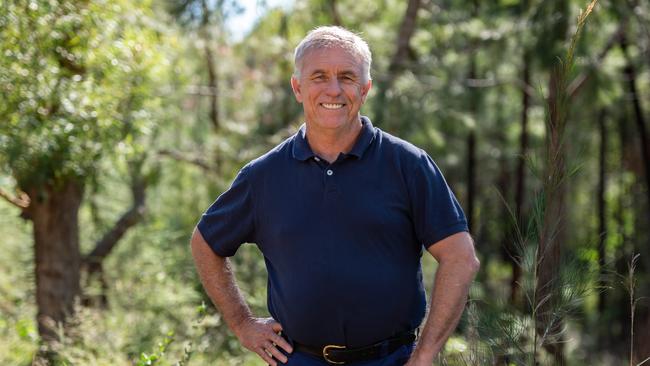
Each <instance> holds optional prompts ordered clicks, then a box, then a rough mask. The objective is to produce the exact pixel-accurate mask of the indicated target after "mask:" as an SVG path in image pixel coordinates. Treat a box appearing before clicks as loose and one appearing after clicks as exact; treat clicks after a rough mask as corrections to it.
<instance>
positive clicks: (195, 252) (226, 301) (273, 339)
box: [191, 229, 292, 366]
mask: <svg viewBox="0 0 650 366" xmlns="http://www.w3.org/2000/svg"><path fill="white" fill-rule="evenodd" d="M191 246H192V256H193V257H194V264H195V265H196V269H197V271H198V273H199V277H200V278H201V283H202V284H203V288H204V289H205V291H206V292H207V293H208V296H210V299H212V302H213V303H214V305H215V306H216V307H217V308H218V309H219V311H220V312H221V314H222V316H223V319H224V320H225V322H226V324H227V325H228V327H229V328H230V329H231V330H232V331H233V333H235V335H236V336H237V338H238V339H239V341H240V342H241V344H242V345H243V346H244V347H246V348H248V349H249V350H251V351H253V352H255V353H257V354H258V355H259V356H260V357H261V358H262V359H263V360H264V361H265V362H267V363H268V364H269V365H272V366H276V364H277V363H276V361H275V360H273V359H272V358H271V355H272V356H273V357H275V359H277V360H280V361H281V362H283V363H286V362H287V357H286V356H285V355H283V354H282V353H281V352H280V351H279V350H278V349H277V348H276V345H277V346H280V347H282V348H283V349H284V350H285V351H287V352H289V353H291V352H292V349H291V346H290V345H289V343H287V341H286V340H284V338H282V337H280V336H279V335H278V334H277V332H279V331H281V330H282V326H281V325H280V323H278V322H276V321H275V320H273V319H272V318H255V317H253V314H252V313H251V310H250V308H249V307H248V305H247V304H246V301H245V300H244V297H243V296H242V294H241V291H239V287H238V286H237V283H236V282H235V275H234V273H233V271H232V268H231V266H230V261H229V260H228V258H223V257H220V256H218V255H216V254H215V253H214V252H213V251H212V249H211V248H210V246H209V245H208V243H206V241H205V239H203V236H202V235H201V233H200V232H199V230H197V229H195V230H194V233H193V234H192V241H191Z"/></svg>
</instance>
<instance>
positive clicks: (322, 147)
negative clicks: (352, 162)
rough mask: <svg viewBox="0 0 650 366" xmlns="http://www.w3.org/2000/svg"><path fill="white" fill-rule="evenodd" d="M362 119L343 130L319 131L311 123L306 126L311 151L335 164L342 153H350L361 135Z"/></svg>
mask: <svg viewBox="0 0 650 366" xmlns="http://www.w3.org/2000/svg"><path fill="white" fill-rule="evenodd" d="M361 127H362V124H361V117H359V118H358V119H357V123H353V124H350V125H348V126H345V127H344V128H341V129H319V128H318V127H315V126H312V125H310V124H309V123H307V125H306V126H305V128H306V135H307V141H308V142H309V147H310V148H311V150H312V151H313V152H314V153H315V154H316V155H318V156H320V157H321V158H323V159H325V160H327V161H328V162H330V163H332V162H334V161H335V160H336V159H337V158H338V156H339V154H340V153H348V152H350V150H352V148H353V147H354V143H355V142H356V141H357V138H358V137H359V134H360V133H361Z"/></svg>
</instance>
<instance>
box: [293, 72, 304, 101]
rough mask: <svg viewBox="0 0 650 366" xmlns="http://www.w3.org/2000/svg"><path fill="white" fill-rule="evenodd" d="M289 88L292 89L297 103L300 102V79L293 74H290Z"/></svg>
mask: <svg viewBox="0 0 650 366" xmlns="http://www.w3.org/2000/svg"><path fill="white" fill-rule="evenodd" d="M291 89H293V95H295V97H296V100H297V101H298V103H302V94H301V93H300V81H298V79H296V77H295V76H291Z"/></svg>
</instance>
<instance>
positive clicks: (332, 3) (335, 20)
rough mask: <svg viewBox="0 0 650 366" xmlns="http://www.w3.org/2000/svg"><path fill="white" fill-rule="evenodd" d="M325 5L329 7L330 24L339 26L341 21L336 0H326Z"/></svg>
mask: <svg viewBox="0 0 650 366" xmlns="http://www.w3.org/2000/svg"><path fill="white" fill-rule="evenodd" d="M327 6H328V8H329V12H330V16H331V17H332V24H334V25H338V26H341V25H343V22H342V21H341V15H340V14H339V10H338V8H337V6H336V0H327Z"/></svg>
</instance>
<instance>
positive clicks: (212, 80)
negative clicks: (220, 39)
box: [204, 39, 221, 131]
mask: <svg viewBox="0 0 650 366" xmlns="http://www.w3.org/2000/svg"><path fill="white" fill-rule="evenodd" d="M204 51H205V65H206V68H207V70H208V87H209V88H210V91H211V93H210V122H212V127H214V129H215V131H218V130H219V126H220V125H221V122H220V120H219V78H218V76H217V70H216V66H215V63H214V53H213V51H212V49H211V48H210V44H209V39H206V40H205V45H204Z"/></svg>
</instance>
